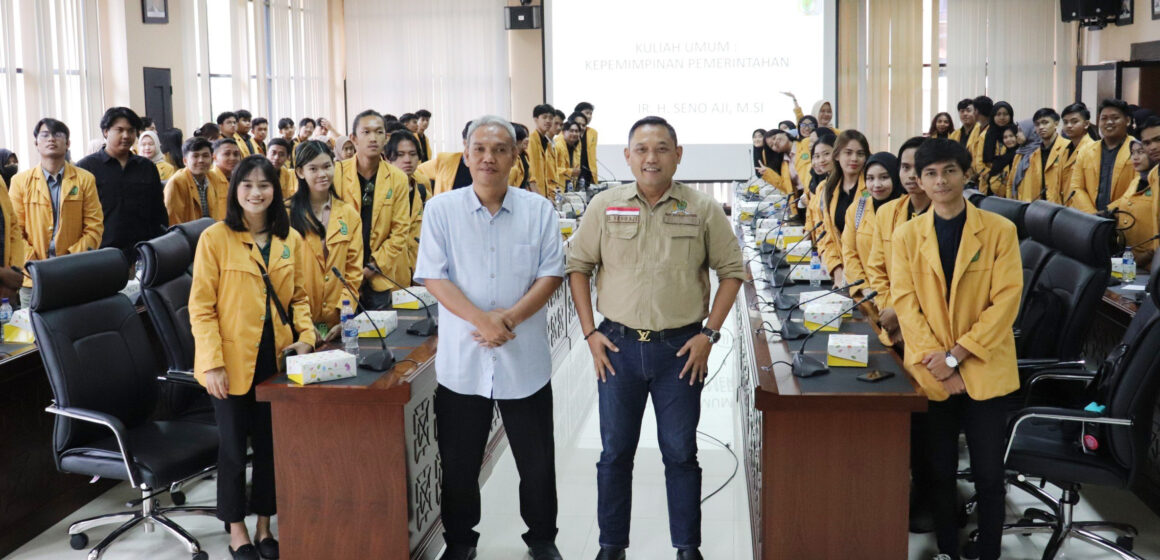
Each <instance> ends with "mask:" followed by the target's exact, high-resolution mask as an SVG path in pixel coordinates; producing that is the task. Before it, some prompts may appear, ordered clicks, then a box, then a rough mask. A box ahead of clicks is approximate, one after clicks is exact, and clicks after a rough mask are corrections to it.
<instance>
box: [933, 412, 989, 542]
mask: <svg viewBox="0 0 1160 560" xmlns="http://www.w3.org/2000/svg"><path fill="white" fill-rule="evenodd" d="M960 430H962V431H965V432H966V434H967V450H968V452H969V453H970V458H971V473H972V475H973V477H974V479H975V493H976V494H977V495H978V500H979V505H978V508H977V509H976V512H977V513H978V517H979V557H980V558H981V559H982V560H993V559H995V558H998V557H999V549H1000V540H1001V539H1002V536H1003V535H1002V529H1003V520H1004V517H1005V513H1006V504H1005V496H1006V494H1007V489H1006V487H1005V485H1004V468H1003V453H1004V451H1005V450H1006V435H1007V406H1006V404H1005V403H1004V402H1003V399H1002V397H998V398H993V399H988V400H984V401H977V400H974V399H972V398H970V397H969V396H967V395H966V394H960V395H952V396H951V397H950V398H948V399H947V400H945V401H942V402H937V401H931V402H930V408H929V410H928V412H927V418H926V433H927V451H928V456H929V458H930V478H931V483H930V492H928V493H927V495H928V496H929V499H930V501H931V504H932V506H933V508H934V526H935V537H936V538H937V540H938V549H939V552H940V553H943V554H948V555H950V556H951V558H955V559H957V558H958V557H959V524H958V509H959V500H958V487H957V481H956V474H957V472H958V466H959V431H960Z"/></svg>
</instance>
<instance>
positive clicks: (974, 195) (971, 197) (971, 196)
mask: <svg viewBox="0 0 1160 560" xmlns="http://www.w3.org/2000/svg"><path fill="white" fill-rule="evenodd" d="M963 196H965V197H967V202H970V203H971V204H974V205H975V207H976V208H978V207H979V201H981V200H983V199H984V198H987V195H985V194H983V193H982V192H980V191H979V189H966V190H964V191H963Z"/></svg>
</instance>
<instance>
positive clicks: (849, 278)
mask: <svg viewBox="0 0 1160 560" xmlns="http://www.w3.org/2000/svg"><path fill="white" fill-rule="evenodd" d="M863 175H864V176H865V177H866V190H865V191H862V195H861V196H859V197H858V198H857V200H855V201H854V202H853V204H851V205H850V207H849V208H848V209H846V228H845V229H844V230H842V268H843V269H844V270H845V276H846V282H847V283H850V282H857V281H858V280H863V281H864V283H863V284H862V285H861V286H859V287H857V288H854V289H852V290H851V291H850V297H856V296H857V295H858V294H860V293H863V292H869V291H870V290H871V283H870V275H869V272H868V271H867V270H866V268H867V264H868V263H869V262H870V258H871V252H872V251H873V247H874V237H875V229H876V228H877V225H878V224H877V219H876V218H875V215H876V213H877V211H878V210H879V209H880V208H882V207H883V205H885V204H886V203H888V202H891V201H893V200H897V199H898V198H899V197H901V196H902V194H903V192H905V191H903V190H902V180H901V179H899V178H898V158H896V157H894V154H892V153H890V152H878V153H876V154H874V155H872V156H870V159H868V160H866V166H865V167H864V171H863ZM871 303H874V304H875V305H878V304H879V303H881V302H880V301H878V302H871Z"/></svg>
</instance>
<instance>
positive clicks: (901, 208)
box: [863, 136, 930, 346]
mask: <svg viewBox="0 0 1160 560" xmlns="http://www.w3.org/2000/svg"><path fill="white" fill-rule="evenodd" d="M925 140H926V139H925V138H924V137H922V136H916V137H914V138H911V139H909V140H907V141H906V142H903V143H902V147H900V148H898V156H899V158H898V163H899V165H898V179H899V181H901V183H902V188H903V189H904V190H905V191H906V194H904V195H902V196H900V197H898V198H897V199H895V200H892V201H890V202H887V203H886V204H883V205H882V206H881V207H879V208H877V209H876V210H875V212H874V241H873V242H872V243H871V247H870V258H869V259H867V260H866V261H865V262H864V263H863V265H864V268H865V270H866V283H867V284H869V286H870V288H871V289H873V290H874V291H876V292H878V297H876V298H874V305H875V306H877V307H878V310H879V313H878V326H879V327H882V330H881V331H879V337H878V338H879V340H881V341H882V343H883V344H885V345H887V346H896V345H898V344H901V343H902V330H901V329H899V327H898V314H897V313H895V311H894V305H893V303H892V302H891V299H890V274H891V271H892V268H891V260H892V257H893V255H892V254H891V251H892V250H893V244H892V241H891V240H892V239H893V238H894V232H895V231H897V230H898V227H899V226H901V225H902V224H904V223H906V222H909V221H910V220H911V219H913V218H915V217H917V216H921V215H922V213H923V212H926V209H927V208H929V207H930V198H929V197H927V196H926V191H924V190H922V185H921V184H919V182H918V173H917V172H915V169H914V152H915V151H917V150H918V147H919V146H921V145H922V143H923V141H925Z"/></svg>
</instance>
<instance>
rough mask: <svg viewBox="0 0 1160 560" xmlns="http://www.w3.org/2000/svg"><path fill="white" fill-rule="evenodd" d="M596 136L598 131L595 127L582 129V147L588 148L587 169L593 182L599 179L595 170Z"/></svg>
mask: <svg viewBox="0 0 1160 560" xmlns="http://www.w3.org/2000/svg"><path fill="white" fill-rule="evenodd" d="M597 136H599V133H597V132H596V129H595V128H592V127H588V128H586V129H585V131H584V138H583V141H584V148H585V149H586V150H588V167H589V169H588V170H589V171H591V172H592V182H593V183H597V182H599V181H600V178H599V177H597V172H596V167H597V166H596V137H597ZM577 165H579V163H577Z"/></svg>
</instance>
